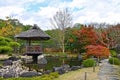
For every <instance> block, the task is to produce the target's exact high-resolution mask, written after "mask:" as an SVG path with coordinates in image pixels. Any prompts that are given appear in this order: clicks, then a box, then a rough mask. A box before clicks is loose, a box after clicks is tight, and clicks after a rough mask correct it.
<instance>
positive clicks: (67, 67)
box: [62, 64, 70, 72]
mask: <svg viewBox="0 0 120 80" xmlns="http://www.w3.org/2000/svg"><path fill="white" fill-rule="evenodd" d="M62 68H63V69H64V71H65V72H68V71H70V65H68V64H65V65H63V66H62Z"/></svg>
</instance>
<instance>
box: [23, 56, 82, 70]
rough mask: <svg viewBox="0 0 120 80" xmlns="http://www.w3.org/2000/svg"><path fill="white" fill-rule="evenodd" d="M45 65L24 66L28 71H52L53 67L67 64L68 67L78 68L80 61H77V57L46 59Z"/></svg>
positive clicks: (49, 57)
mask: <svg viewBox="0 0 120 80" xmlns="http://www.w3.org/2000/svg"><path fill="white" fill-rule="evenodd" d="M46 59H47V64H46V65H38V64H24V65H25V66H27V67H29V69H35V70H37V71H39V70H41V69H44V70H52V69H53V67H59V66H61V65H63V64H68V65H70V66H80V65H81V61H79V60H78V57H58V56H57V57H56V56H55V57H51V56H48V57H46Z"/></svg>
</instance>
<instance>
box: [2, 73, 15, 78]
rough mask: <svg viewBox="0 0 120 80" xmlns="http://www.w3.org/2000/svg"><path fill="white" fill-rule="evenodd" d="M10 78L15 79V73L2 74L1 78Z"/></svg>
mask: <svg viewBox="0 0 120 80" xmlns="http://www.w3.org/2000/svg"><path fill="white" fill-rule="evenodd" d="M11 77H16V73H11V72H8V73H5V74H3V78H11Z"/></svg>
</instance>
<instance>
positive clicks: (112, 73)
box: [98, 59, 120, 80]
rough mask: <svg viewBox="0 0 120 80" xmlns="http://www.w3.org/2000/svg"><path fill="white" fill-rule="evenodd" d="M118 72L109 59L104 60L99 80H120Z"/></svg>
mask: <svg viewBox="0 0 120 80" xmlns="http://www.w3.org/2000/svg"><path fill="white" fill-rule="evenodd" d="M116 71H117V69H116V68H115V67H114V66H113V65H111V64H109V63H108V59H105V60H102V61H101V66H100V70H99V73H98V76H99V80H120V79H119V78H118V75H117V74H116Z"/></svg>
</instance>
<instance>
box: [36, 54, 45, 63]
mask: <svg viewBox="0 0 120 80" xmlns="http://www.w3.org/2000/svg"><path fill="white" fill-rule="evenodd" d="M37 63H38V64H47V60H46V58H45V57H44V56H43V55H40V56H38V62H37Z"/></svg>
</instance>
